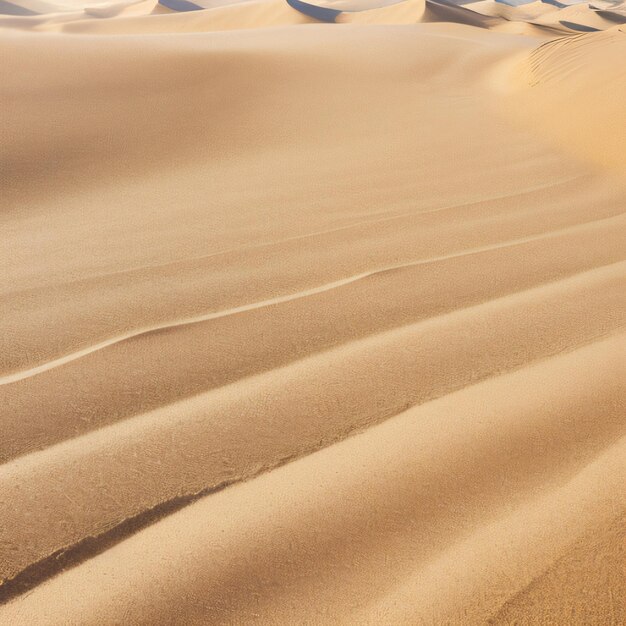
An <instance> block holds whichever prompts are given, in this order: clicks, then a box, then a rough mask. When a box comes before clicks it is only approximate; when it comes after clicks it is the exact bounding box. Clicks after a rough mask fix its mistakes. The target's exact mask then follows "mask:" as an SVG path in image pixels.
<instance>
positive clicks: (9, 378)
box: [0, 218, 613, 385]
mask: <svg viewBox="0 0 626 626" xmlns="http://www.w3.org/2000/svg"><path fill="white" fill-rule="evenodd" d="M601 219H613V218H601ZM597 221H600V220H597ZM588 224H589V223H587V224H582V225H579V226H575V227H573V229H578V228H584V227H586V226H588ZM569 230H572V229H561V230H557V231H553V232H550V233H543V234H541V235H537V236H535V237H522V238H519V239H513V240H511V241H507V242H506V243H501V244H496V245H492V246H482V247H478V248H474V249H471V250H467V251H464V252H461V253H455V254H449V255H443V256H440V257H434V258H430V259H425V260H422V261H416V262H414V263H405V264H401V265H393V266H389V267H384V268H382V269H378V270H376V271H373V272H365V273H362V274H357V275H355V276H350V277H348V278H344V279H341V280H337V281H334V282H332V283H327V284H326V285H320V286H319V287H314V288H312V289H305V290H303V291H300V292H297V293H293V294H289V295H286V296H279V297H276V298H269V299H267V300H261V301H260V302H253V303H251V304H246V305H242V306H239V307H234V308H232V309H227V310H224V311H218V312H216V313H207V314H205V315H198V316H196V317H192V318H188V319H185V320H179V321H177V322H172V323H168V324H163V325H155V326H151V327H147V328H142V329H140V330H137V331H133V332H131V333H126V334H124V335H118V336H117V337H112V338H111V339H109V340H107V341H103V342H100V343H98V344H95V345H93V346H89V347H88V348H85V349H83V350H78V351H76V352H73V353H72V354H68V355H65V356H63V357H60V358H58V359H55V360H53V361H49V362H48V363H44V364H42V365H40V366H37V367H34V368H31V369H28V370H23V371H21V372H15V373H14V374H8V375H3V376H0V385H6V384H9V383H13V382H17V381H20V380H24V379H26V378H30V377H31V376H36V375H37V374H40V373H42V372H46V371H49V370H51V369H53V368H55V367H59V366H61V365H64V364H66V363H70V362H72V361H74V360H76V359H80V358H81V357H83V356H87V355H88V354H91V353H93V352H96V351H98V350H102V349H103V348H106V347H108V346H111V345H114V344H116V343H119V342H121V341H125V340H127V339H131V338H132V337H137V336H139V335H143V334H146V333H150V332H154V331H156V330H165V329H168V328H176V327H178V326H185V325H187V324H195V323H198V322H204V321H208V320H212V319H219V318H221V317H226V316H228V315H236V314H237V313H243V312H245V311H252V310H254V309H260V308H263V307H267V306H272V305H275V304H281V303H283V302H289V301H292V300H296V299H299V298H306V297H308V296H312V295H315V294H318V293H323V292H325V291H330V290H331V289H337V288H339V287H343V286H344V285H349V284H350V283H353V282H356V281H358V280H362V279H363V278H367V277H370V276H374V275H376V274H380V273H384V272H389V271H392V270H397V269H401V268H406V267H413V266H416V265H422V264H428V263H437V262H439V261H444V260H447V259H454V258H459V257H463V256H467V255H471V254H478V253H480V252H486V251H488V250H497V249H499V248H503V247H508V246H514V245H517V244H520V243H525V242H529V241H536V240H538V239H544V238H547V237H551V236H554V235H555V234H559V233H564V232H568V231H569Z"/></svg>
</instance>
